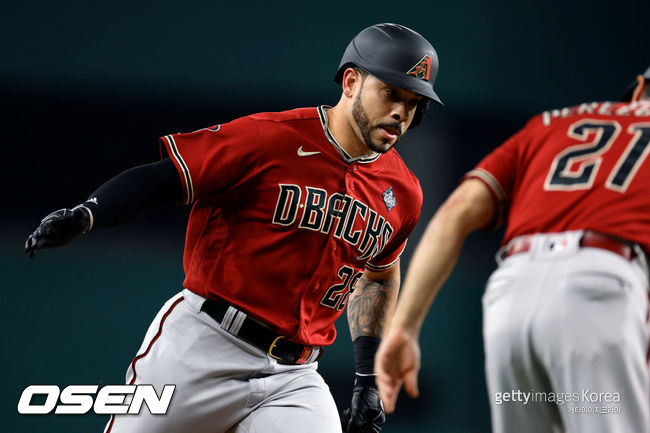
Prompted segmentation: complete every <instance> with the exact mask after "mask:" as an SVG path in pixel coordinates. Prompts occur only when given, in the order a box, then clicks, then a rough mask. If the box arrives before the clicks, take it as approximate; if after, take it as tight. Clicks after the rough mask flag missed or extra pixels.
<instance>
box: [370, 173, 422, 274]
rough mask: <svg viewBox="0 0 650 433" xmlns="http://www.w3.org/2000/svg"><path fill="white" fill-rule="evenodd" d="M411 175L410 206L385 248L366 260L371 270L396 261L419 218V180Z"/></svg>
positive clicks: (377, 269)
mask: <svg viewBox="0 0 650 433" xmlns="http://www.w3.org/2000/svg"><path fill="white" fill-rule="evenodd" d="M411 176H412V177H413V182H414V183H413V189H412V190H411V191H412V196H411V197H410V200H409V202H410V204H411V206H410V208H409V210H408V211H407V213H406V214H405V215H404V216H403V222H402V224H401V225H400V228H399V229H398V230H397V232H396V233H394V235H393V236H392V237H391V238H390V240H389V241H388V243H387V244H386V246H385V248H384V249H383V250H382V251H381V252H380V253H379V254H377V255H376V256H374V257H373V258H371V259H370V260H368V261H367V262H366V265H365V266H366V268H367V269H369V270H371V271H375V272H381V271H385V270H386V269H388V268H390V267H392V266H393V265H394V264H395V263H397V261H398V260H399V258H400V256H401V255H402V253H403V252H404V248H406V241H407V240H408V237H409V236H410V235H411V233H412V232H413V229H415V226H416V225H417V223H418V220H419V219H420V212H421V210H422V201H423V196H422V189H421V187H420V182H418V180H417V179H416V178H415V176H413V175H411Z"/></svg>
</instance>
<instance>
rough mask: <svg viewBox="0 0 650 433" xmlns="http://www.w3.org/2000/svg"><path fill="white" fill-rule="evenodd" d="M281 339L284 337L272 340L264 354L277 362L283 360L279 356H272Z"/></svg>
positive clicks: (279, 336) (280, 336)
mask: <svg viewBox="0 0 650 433" xmlns="http://www.w3.org/2000/svg"><path fill="white" fill-rule="evenodd" d="M281 338H285V337H284V336H283V335H278V336H277V337H275V340H273V343H271V345H270V346H269V350H267V352H266V353H268V355H269V356H270V357H271V358H273V359H277V360H278V361H284V360H285V359H284V358H282V357H281V356H276V355H274V354H273V349H274V348H275V347H276V346H277V345H278V341H280V339H281Z"/></svg>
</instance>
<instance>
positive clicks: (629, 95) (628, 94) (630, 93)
mask: <svg viewBox="0 0 650 433" xmlns="http://www.w3.org/2000/svg"><path fill="white" fill-rule="evenodd" d="M641 76H642V77H643V78H644V79H645V83H646V84H648V83H650V66H649V67H648V69H646V70H645V72H644V73H643V75H641ZM638 87H639V81H638V79H637V80H634V81H633V82H632V83H631V84H630V85H629V86H628V87H627V90H626V91H625V94H624V95H623V101H631V100H632V99H633V98H634V97H635V93H636V92H637V91H642V89H638Z"/></svg>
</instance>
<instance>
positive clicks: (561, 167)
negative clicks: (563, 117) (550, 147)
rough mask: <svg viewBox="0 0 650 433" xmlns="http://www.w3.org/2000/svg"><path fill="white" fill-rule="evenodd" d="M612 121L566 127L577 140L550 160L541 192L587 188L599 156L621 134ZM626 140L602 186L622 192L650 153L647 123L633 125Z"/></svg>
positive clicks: (569, 133)
mask: <svg viewBox="0 0 650 433" xmlns="http://www.w3.org/2000/svg"><path fill="white" fill-rule="evenodd" d="M621 129H622V128H621V124H620V123H618V122H617V121H615V120H595V119H584V120H580V121H578V122H575V123H573V124H571V126H569V129H568V131H567V135H568V136H569V137H570V138H573V139H576V140H580V141H581V143H580V144H576V145H573V146H569V147H567V148H566V149H564V150H562V151H561V152H560V153H558V154H557V155H556V156H555V158H554V159H553V163H552V164H551V169H550V170H549V173H548V176H547V177H546V182H545V183H544V189H545V190H546V191H576V190H584V189H590V188H591V187H592V186H593V184H594V180H595V179H596V175H597V173H598V170H599V168H600V165H601V163H602V161H603V156H604V155H605V154H606V153H607V151H608V150H610V148H611V147H612V144H613V143H614V141H616V139H617V138H618V136H619V135H620V133H621ZM626 133H627V134H629V136H630V138H629V140H628V142H627V145H626V147H625V150H624V151H623V154H622V155H621V156H620V158H619V159H618V161H617V162H616V164H615V165H614V168H613V169H612V171H611V172H610V173H609V176H608V177H607V181H606V183H605V187H606V188H608V189H611V190H613V191H617V192H621V193H623V192H625V190H627V188H628V186H629V185H630V183H631V182H632V180H633V179H634V176H635V175H636V173H637V171H638V170H639V167H641V164H643V161H644V160H645V159H646V157H647V156H648V153H650V145H649V144H650V123H648V122H644V123H633V124H631V125H630V126H629V127H628V129H627V131H626Z"/></svg>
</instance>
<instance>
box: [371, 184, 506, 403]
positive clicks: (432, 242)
mask: <svg viewBox="0 0 650 433" xmlns="http://www.w3.org/2000/svg"><path fill="white" fill-rule="evenodd" d="M494 212H495V204H494V201H493V198H492V195H491V193H490V190H489V189H488V187H487V186H486V185H485V184H483V183H482V182H481V181H479V180H477V179H469V180H466V181H464V182H463V183H462V184H461V185H460V186H458V188H456V190H455V191H454V192H453V193H452V194H451V196H450V197H449V198H448V199H447V200H446V202H445V203H444V204H443V205H442V206H441V207H440V209H439V210H438V211H437V212H436V214H435V215H434V217H433V219H432V220H431V221H430V222H429V225H428V226H427V229H426V231H425V233H424V236H423V237H422V239H421V240H420V243H419V244H418V246H417V248H416V251H415V254H414V255H413V258H412V259H411V263H410V265H409V269H408V273H407V276H406V279H405V281H404V288H403V290H402V294H401V295H400V298H399V302H398V304H397V309H396V311H395V315H394V317H393V320H392V322H391V325H390V328H389V329H388V331H387V332H386V334H385V337H384V339H383V341H382V343H381V345H380V347H379V350H378V352H377V355H376V357H375V369H374V371H375V373H376V374H377V385H378V389H379V395H380V396H381V398H382V400H383V402H384V404H385V407H386V412H387V413H392V412H393V411H394V410H395V402H396V400H397V395H398V393H399V390H400V388H401V386H402V384H404V385H405V389H406V391H407V393H408V394H409V395H410V396H411V397H417V396H418V387H417V374H418V372H419V370H420V346H419V344H418V339H419V335H420V329H421V328H422V323H423V322H424V318H425V316H426V314H427V312H428V311H429V308H430V307H431V304H432V303H433V300H434V298H435V297H436V295H437V294H438V291H439V290H440V287H441V286H442V284H443V283H444V282H445V281H446V280H447V278H448V277H449V274H450V273H451V271H452V269H453V267H454V265H455V264H456V260H457V259H458V255H459V254H460V250H461V247H462V244H463V242H464V240H465V238H466V237H467V235H469V233H471V232H472V231H474V230H476V229H478V228H480V227H483V226H486V225H488V224H489V223H490V221H491V220H492V218H493V216H494Z"/></svg>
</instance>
